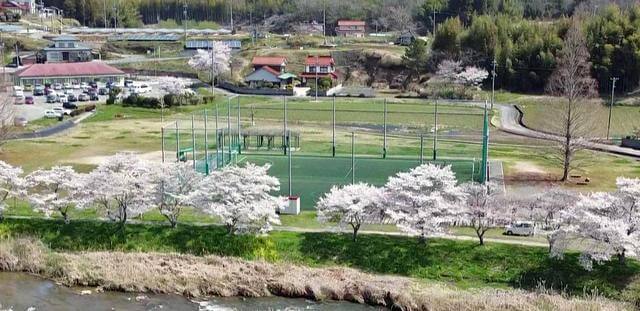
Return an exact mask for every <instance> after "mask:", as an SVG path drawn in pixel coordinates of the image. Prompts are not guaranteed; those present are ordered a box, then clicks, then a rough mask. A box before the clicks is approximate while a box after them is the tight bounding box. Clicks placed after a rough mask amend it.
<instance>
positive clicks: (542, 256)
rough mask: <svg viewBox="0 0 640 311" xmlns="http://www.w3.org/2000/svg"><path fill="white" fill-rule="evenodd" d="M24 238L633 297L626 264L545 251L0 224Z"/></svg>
mask: <svg viewBox="0 0 640 311" xmlns="http://www.w3.org/2000/svg"><path fill="white" fill-rule="evenodd" d="M22 235H31V236H35V237H37V238H40V239H41V240H42V241H43V242H44V243H45V244H46V245H49V246H50V247H51V248H52V249H53V250H57V251H102V250H121V251H159V252H181V253H191V254H196V255H205V254H216V255H225V256H235V257H241V258H245V259H250V260H266V261H270V262H289V263H296V264H303V265H309V266H333V265H341V266H348V267H353V268H358V269H361V270H364V271H367V272H373V273H382V274H395V275H401V276H410V277H415V278H419V279H424V280H435V281H442V282H447V283H452V284H455V285H458V286H461V287H485V286H492V287H516V288H524V289H535V288H536V287H537V286H538V284H539V283H540V282H544V285H545V286H546V288H554V289H561V290H566V291H567V292H568V293H573V294H577V295H581V294H583V293H584V292H587V293H590V292H591V291H592V290H595V289H596V288H597V291H598V292H599V293H602V294H604V295H607V296H610V297H614V298H637V297H638V292H637V290H634V288H637V286H638V281H637V280H638V277H639V276H640V265H639V264H638V262H636V261H634V260H629V261H628V263H627V264H626V265H625V266H622V265H619V264H618V263H617V262H612V263H607V264H604V265H596V266H595V268H594V270H593V271H591V272H588V271H585V270H583V269H582V268H581V267H579V265H578V260H577V255H575V254H570V255H568V256H566V257H565V259H564V260H555V259H549V257H548V254H547V252H546V249H545V248H538V247H524V246H513V245H504V244H493V243H489V244H487V245H485V246H478V245H477V243H475V242H462V241H451V240H443V239H432V240H430V241H429V242H428V244H426V245H424V244H420V243H419V242H418V241H417V239H416V238H410V237H401V236H383V235H361V236H360V237H359V240H358V241H357V242H352V241H351V237H350V235H349V234H336V233H293V232H278V231H276V232H272V233H271V234H270V235H269V236H264V237H254V236H249V235H242V236H229V235H227V234H226V233H225V232H224V230H223V229H222V228H221V227H216V226H212V227H201V226H189V225H179V226H178V228H176V229H171V228H169V227H167V226H154V225H128V226H127V227H126V229H125V231H124V233H123V232H121V231H118V227H117V225H115V224H112V223H96V222H90V221H74V222H72V223H71V224H69V225H64V224H63V223H62V222H60V221H54V220H12V219H7V220H4V221H3V222H2V223H0V237H2V236H22Z"/></svg>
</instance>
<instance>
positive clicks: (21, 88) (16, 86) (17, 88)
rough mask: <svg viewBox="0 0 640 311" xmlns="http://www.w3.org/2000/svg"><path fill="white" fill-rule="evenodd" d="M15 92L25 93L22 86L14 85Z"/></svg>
mask: <svg viewBox="0 0 640 311" xmlns="http://www.w3.org/2000/svg"><path fill="white" fill-rule="evenodd" d="M13 91H14V92H17V91H24V88H23V87H22V86H20V85H14V86H13Z"/></svg>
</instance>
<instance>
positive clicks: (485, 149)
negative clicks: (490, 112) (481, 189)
mask: <svg viewBox="0 0 640 311" xmlns="http://www.w3.org/2000/svg"><path fill="white" fill-rule="evenodd" d="M487 117H488V116H487V101H485V102H484V121H483V124H482V166H481V167H480V183H482V184H485V183H486V182H487V181H488V179H489V178H488V174H487V163H488V161H489V159H488V158H489V126H488V123H489V122H488V119H487Z"/></svg>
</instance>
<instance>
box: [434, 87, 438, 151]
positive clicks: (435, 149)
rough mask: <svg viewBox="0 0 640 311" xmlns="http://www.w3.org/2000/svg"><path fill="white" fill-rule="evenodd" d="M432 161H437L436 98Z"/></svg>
mask: <svg viewBox="0 0 640 311" xmlns="http://www.w3.org/2000/svg"><path fill="white" fill-rule="evenodd" d="M433 124H434V125H433V161H436V160H437V159H438V99H437V98H436V109H435V112H434V113H433Z"/></svg>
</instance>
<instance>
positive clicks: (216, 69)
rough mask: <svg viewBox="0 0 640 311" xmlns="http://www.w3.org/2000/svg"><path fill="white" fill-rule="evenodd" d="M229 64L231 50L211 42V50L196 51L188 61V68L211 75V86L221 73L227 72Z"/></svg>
mask: <svg viewBox="0 0 640 311" xmlns="http://www.w3.org/2000/svg"><path fill="white" fill-rule="evenodd" d="M230 63H231V48H230V47H229V46H227V45H226V44H224V43H222V42H220V41H213V45H212V47H211V50H200V49H198V50H197V51H196V54H195V55H194V56H193V57H191V59H189V66H191V68H193V69H195V70H198V71H205V72H208V73H209V75H211V85H212V86H213V83H214V80H215V78H216V77H217V76H219V75H220V74H222V73H225V72H227V71H229V69H230V67H229V66H230Z"/></svg>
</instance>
